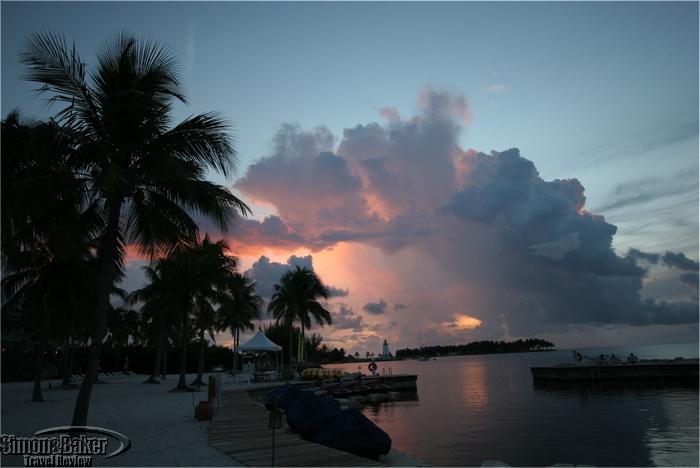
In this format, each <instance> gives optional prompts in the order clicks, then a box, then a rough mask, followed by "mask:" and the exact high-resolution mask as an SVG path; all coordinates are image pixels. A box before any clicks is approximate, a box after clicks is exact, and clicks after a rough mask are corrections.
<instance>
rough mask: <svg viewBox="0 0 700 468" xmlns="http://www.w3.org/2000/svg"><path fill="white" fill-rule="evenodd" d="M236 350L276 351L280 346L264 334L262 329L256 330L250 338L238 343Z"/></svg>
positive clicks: (280, 348)
mask: <svg viewBox="0 0 700 468" xmlns="http://www.w3.org/2000/svg"><path fill="white" fill-rule="evenodd" d="M236 350H237V351H239V352H244V351H277V352H281V351H282V347H281V346H279V345H277V344H275V343H274V342H273V341H272V340H270V339H269V338H268V337H266V336H265V334H264V333H263V332H262V330H258V332H257V333H256V334H255V335H253V337H252V338H251V339H249V340H248V341H246V342H245V343H243V344H242V345H239V346H238V348H236Z"/></svg>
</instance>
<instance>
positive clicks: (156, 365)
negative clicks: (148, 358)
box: [143, 328, 165, 384]
mask: <svg viewBox="0 0 700 468" xmlns="http://www.w3.org/2000/svg"><path fill="white" fill-rule="evenodd" d="M164 340H165V330H163V329H162V328H161V329H160V330H158V339H157V340H156V357H155V361H154V362H153V371H152V372H151V375H150V376H149V377H148V379H147V380H145V381H144V382H143V383H146V384H157V383H160V382H159V381H158V371H159V370H160V361H161V354H162V353H163V341H164Z"/></svg>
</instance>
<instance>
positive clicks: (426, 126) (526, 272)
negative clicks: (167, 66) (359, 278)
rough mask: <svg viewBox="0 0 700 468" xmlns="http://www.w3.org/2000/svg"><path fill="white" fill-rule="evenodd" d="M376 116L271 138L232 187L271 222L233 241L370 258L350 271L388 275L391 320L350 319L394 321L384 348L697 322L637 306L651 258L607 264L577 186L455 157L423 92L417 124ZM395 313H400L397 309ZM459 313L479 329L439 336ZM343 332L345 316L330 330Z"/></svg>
mask: <svg viewBox="0 0 700 468" xmlns="http://www.w3.org/2000/svg"><path fill="white" fill-rule="evenodd" d="M382 114H383V116H384V117H385V118H386V121H385V123H377V122H370V123H365V124H359V125H356V126H354V127H351V128H347V129H345V130H344V131H343V134H342V138H341V139H340V140H339V141H338V142H336V141H335V139H334V137H333V135H331V134H330V132H329V131H328V130H326V129H324V128H316V129H312V130H309V131H305V130H303V129H301V128H299V127H298V126H293V125H285V126H283V127H282V128H281V129H280V131H279V133H278V134H277V136H276V137H275V140H274V150H273V152H272V154H271V155H270V156H268V157H266V158H263V159H261V160H259V161H257V162H256V163H254V164H252V165H251V166H250V167H249V168H248V171H247V173H246V174H245V175H244V176H243V177H242V178H241V179H239V180H238V181H237V182H236V184H235V188H236V189H238V190H240V191H241V192H243V194H244V195H245V196H246V197H251V198H253V199H255V200H259V201H261V202H265V203H269V204H272V205H274V206H275V207H276V208H277V216H274V217H269V218H266V219H265V220H262V221H250V222H248V223H247V225H243V226H242V227H240V228H239V232H240V233H242V235H243V237H245V238H246V239H249V240H250V242H255V238H256V237H257V238H258V239H265V240H264V241H263V242H264V243H270V244H275V243H277V245H289V246H290V249H291V248H292V246H295V247H296V246H304V247H306V248H308V249H310V250H313V251H316V250H322V249H327V248H331V247H334V246H337V245H339V244H343V243H352V244H354V245H363V246H368V247H371V248H372V249H377V250H372V251H364V250H363V251H362V252H364V253H363V255H364V256H363V257H362V258H361V259H358V260H357V262H356V265H357V268H361V269H363V270H371V269H373V268H374V269H381V268H382V267H383V265H386V264H387V263H389V262H393V261H396V262H399V263H401V266H402V267H401V268H397V269H395V270H393V271H391V272H387V273H386V274H387V275H388V276H391V277H392V278H394V279H393V280H392V281H387V284H389V285H391V288H393V289H392V290H388V291H386V292H382V293H381V294H382V296H383V297H384V298H386V299H388V300H390V301H392V302H393V301H396V302H394V304H395V305H394V307H393V308H392V307H389V306H388V303H387V301H386V300H385V299H381V300H380V301H378V302H368V303H366V304H365V305H364V307H363V310H364V311H365V312H367V313H370V314H374V315H385V314H386V315H389V316H390V318H395V317H391V314H398V313H399V312H400V313H401V320H399V325H398V327H397V328H400V330H397V331H395V333H398V334H401V335H396V336H397V337H398V336H405V337H410V336H411V335H415V329H414V330H411V329H410V327H415V326H416V325H414V323H420V324H421V325H420V326H421V327H425V328H426V329H429V328H431V327H432V328H433V329H434V331H435V332H436V333H443V336H442V338H443V340H445V339H446V338H445V337H446V336H447V335H449V336H452V337H453V338H454V340H464V339H467V338H469V337H479V338H494V337H500V336H503V333H504V332H503V324H504V323H507V332H508V334H512V335H513V336H523V335H527V334H533V333H541V332H552V331H553V330H566V329H568V328H570V327H577V326H582V325H587V326H588V325H607V324H630V325H649V324H672V323H696V322H697V297H696V296H692V297H691V296H689V297H687V299H684V300H679V301H674V302H664V301H657V300H654V299H651V298H643V297H642V294H641V290H642V285H643V280H644V278H645V277H646V276H647V273H648V270H647V269H648V267H649V266H650V265H653V264H655V263H657V262H660V261H662V258H661V256H657V255H658V254H649V253H645V252H642V251H639V250H635V249H632V250H630V251H629V252H628V253H627V255H622V256H621V255H618V254H617V253H616V252H615V250H614V249H613V242H612V241H613V237H614V235H615V233H616V231H617V228H616V226H614V225H613V224H611V223H609V222H608V221H606V219H605V218H604V217H603V216H601V215H598V214H595V213H592V212H591V211H589V210H588V209H587V208H586V197H585V191H584V187H583V185H582V184H581V183H580V182H579V181H578V180H577V179H575V178H570V179H557V180H549V181H547V180H544V179H543V178H542V177H541V176H540V174H539V172H538V171H537V168H536V167H535V164H534V163H533V162H532V161H531V160H530V159H527V158H526V157H523V155H521V154H520V151H519V150H518V149H516V148H511V149H506V150H504V151H493V152H491V153H483V152H480V151H477V150H473V149H464V148H462V147H461V146H460V144H459V137H460V135H461V134H462V131H463V129H464V125H465V122H468V121H469V118H470V112H469V106H468V103H467V101H466V100H465V99H464V98H463V97H461V96H459V95H455V94H454V93H449V92H444V91H439V90H433V89H430V88H426V89H424V90H423V91H422V92H421V93H420V95H419V98H418V113H417V115H415V116H413V117H410V118H402V117H401V116H400V115H399V114H398V112H396V111H395V110H392V109H391V108H385V109H384V110H383V111H382ZM246 230H248V231H246ZM246 236H247V237H246ZM285 243H286V244H285ZM356 250H357V251H359V250H360V249H356ZM669 254H670V252H669V253H667V254H664V256H663V263H664V264H665V265H667V266H672V265H673V267H674V268H681V269H683V271H684V272H685V273H689V274H692V273H697V262H695V263H693V262H694V261H693V260H692V259H689V258H687V257H686V256H685V255H683V254H680V255H683V257H682V258H681V257H679V256H677V254H673V255H669ZM261 260H262V259H261ZM268 262H269V261H268ZM693 265H695V270H692V268H691V269H689V267H692V266H693ZM282 266H283V267H285V268H287V267H288V266H285V265H282ZM266 267H268V269H269V268H274V267H271V266H270V265H266ZM263 276H264V275H263ZM683 280H684V281H686V282H687V283H688V284H690V283H691V282H692V281H693V278H691V275H687V276H684V277H683ZM351 287H353V288H354V286H352V285H351ZM354 293H355V290H354V289H353V294H354ZM373 294H376V293H373ZM374 298H376V295H374V297H372V295H368V294H366V295H365V297H363V298H362V299H363V301H367V300H369V301H372V300H373V299H374ZM399 301H400V302H399ZM404 301H406V302H408V303H410V304H411V307H410V308H405V307H401V305H402V304H403V302H404ZM360 304H361V302H360ZM356 307H359V305H356ZM464 310H474V311H478V312H474V314H473V315H472V314H471V313H470V314H469V315H470V316H473V318H474V319H475V320H479V322H480V325H479V326H478V327H473V328H469V327H461V328H460V327H452V329H453V330H445V329H444V328H445V327H443V325H442V324H444V323H453V321H454V317H456V316H457V315H458V314H463V313H464ZM338 313H340V312H338ZM350 318H352V317H351V316H350V314H349V313H348V312H347V311H346V312H345V315H344V318H343V320H349V319H350ZM474 323H476V322H474ZM409 324H410V325H409ZM567 327H568V328H567ZM425 333H426V336H430V335H429V333H430V331H429V330H426V331H425ZM445 334H447V335H445ZM450 334H451V335H450ZM436 339H437V337H436Z"/></svg>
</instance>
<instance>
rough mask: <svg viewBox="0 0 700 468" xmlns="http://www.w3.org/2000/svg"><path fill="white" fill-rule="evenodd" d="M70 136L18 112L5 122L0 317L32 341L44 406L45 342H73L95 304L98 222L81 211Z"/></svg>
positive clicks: (36, 394) (89, 212)
mask: <svg viewBox="0 0 700 468" xmlns="http://www.w3.org/2000/svg"><path fill="white" fill-rule="evenodd" d="M72 136H73V135H72V134H71V133H70V132H68V131H64V129H62V128H60V127H59V126H58V125H56V123H55V122H48V123H42V122H39V123H36V124H33V125H26V124H24V123H23V122H22V119H21V116H20V115H19V113H18V112H17V111H13V112H11V113H10V114H9V115H8V117H7V119H6V120H4V121H3V122H2V246H3V248H2V260H3V263H4V265H3V267H4V274H5V277H4V278H3V280H2V289H3V302H4V304H3V309H4V311H3V312H5V314H8V313H9V314H13V315H15V316H16V317H19V321H20V323H22V324H23V325H24V327H25V328H26V329H28V330H29V331H30V332H31V334H32V337H33V339H34V341H35V344H36V347H35V363H34V391H33V396H32V399H33V400H34V401H42V400H43V396H42V394H41V378H42V374H43V358H44V354H45V348H46V343H47V341H48V340H49V339H55V340H59V341H64V340H65V339H66V338H68V336H69V335H70V334H71V331H72V328H74V324H75V323H76V321H77V320H78V319H79V318H80V319H83V320H84V316H85V314H86V311H87V310H89V309H90V308H94V304H95V299H96V284H95V283H94V282H93V281H91V280H90V279H91V278H94V276H95V274H94V271H95V265H96V263H95V261H94V257H93V255H92V250H93V247H94V244H93V243H92V238H93V237H94V235H95V233H96V232H97V231H98V229H99V226H100V224H101V220H100V217H99V216H98V215H97V213H96V211H95V210H91V209H89V208H88V209H85V210H84V211H83V206H84V194H83V191H82V184H81V182H80V181H79V180H78V179H77V178H76V177H75V174H74V169H75V167H74V165H73V161H72V160H71V155H72V152H73V151H74V141H73V139H72Z"/></svg>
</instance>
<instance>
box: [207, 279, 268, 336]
mask: <svg viewBox="0 0 700 468" xmlns="http://www.w3.org/2000/svg"><path fill="white" fill-rule="evenodd" d="M263 303H264V301H263V299H262V297H260V296H259V295H257V294H255V283H254V282H252V281H250V280H249V279H248V278H246V277H245V275H242V274H241V273H238V272H236V273H234V274H233V278H232V279H231V282H230V283H229V284H228V291H227V295H226V296H224V298H223V302H222V304H221V306H220V307H219V309H218V311H217V312H218V314H219V330H220V331H226V330H228V331H230V332H231V336H232V337H233V345H234V347H237V346H238V344H239V339H240V332H241V330H250V331H252V330H254V329H255V325H254V324H253V320H256V319H258V318H260V312H261V311H262V306H263Z"/></svg>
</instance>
